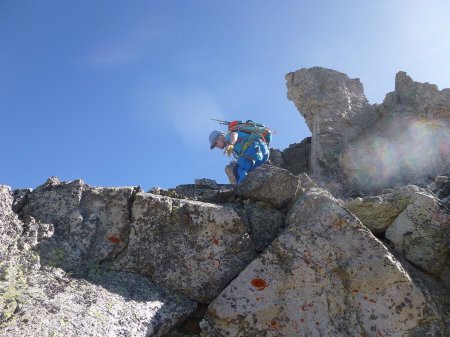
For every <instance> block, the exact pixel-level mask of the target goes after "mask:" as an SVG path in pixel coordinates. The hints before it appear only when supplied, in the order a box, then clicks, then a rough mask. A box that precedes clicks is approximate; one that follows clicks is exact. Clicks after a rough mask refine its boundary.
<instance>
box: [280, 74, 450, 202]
mask: <svg viewBox="0 0 450 337" xmlns="http://www.w3.org/2000/svg"><path fill="white" fill-rule="evenodd" d="M286 82H287V83H286V84H287V87H288V98H289V99H290V100H292V101H294V103H295V105H296V107H297V108H298V110H299V111H300V113H301V114H302V115H303V116H304V117H305V121H306V123H307V125H308V127H309V128H310V130H311V132H312V140H311V169H312V175H313V177H314V178H315V179H316V180H318V181H320V180H324V181H327V179H329V178H330V177H331V178H332V179H333V180H335V181H336V182H338V183H340V184H341V185H342V191H343V193H344V194H346V195H350V194H354V193H356V194H360V195H361V194H365V195H367V194H373V193H380V191H382V190H383V189H385V188H389V187H400V186H404V185H407V184H415V185H418V186H422V187H426V186H427V185H428V184H429V183H430V177H432V176H436V175H437V174H439V173H442V172H447V171H448V170H449V169H450V132H449V129H450V89H444V90H441V91H439V90H438V88H437V87H436V86H435V85H432V84H428V83H418V82H414V81H413V80H412V79H411V78H410V77H409V76H407V75H406V73H405V72H399V73H397V75H396V79H395V91H394V92H392V93H389V94H387V95H386V99H385V100H384V102H383V103H382V104H378V105H369V104H368V102H367V100H366V97H365V95H364V92H363V87H362V85H361V83H360V82H359V80H352V79H349V78H348V77H347V76H346V75H345V74H342V73H339V72H336V71H333V70H330V69H324V68H318V67H314V68H310V69H301V70H298V71H296V72H295V73H289V74H287V75H286ZM363 131H364V132H363ZM339 190H340V189H339V188H337V189H336V191H339Z"/></svg>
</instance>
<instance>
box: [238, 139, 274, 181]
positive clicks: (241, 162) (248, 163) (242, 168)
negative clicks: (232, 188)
mask: <svg viewBox="0 0 450 337" xmlns="http://www.w3.org/2000/svg"><path fill="white" fill-rule="evenodd" d="M269 153H270V152H269V148H268V147H267V144H266V143H264V142H262V141H260V140H255V141H254V142H253V143H252V144H251V145H250V146H249V147H248V149H247V150H245V152H244V153H243V154H242V155H241V156H240V157H239V159H238V160H237V163H236V166H235V167H234V176H235V178H236V181H237V183H238V184H240V183H241V182H242V181H243V180H244V179H245V177H246V176H247V174H248V172H251V171H253V170H254V169H255V168H257V167H259V166H261V165H262V164H264V163H265V162H266V161H267V160H268V159H269Z"/></svg>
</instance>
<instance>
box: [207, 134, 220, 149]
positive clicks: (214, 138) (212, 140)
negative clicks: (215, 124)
mask: <svg viewBox="0 0 450 337" xmlns="http://www.w3.org/2000/svg"><path fill="white" fill-rule="evenodd" d="M221 134H222V132H220V131H219V130H214V131H213V132H211V134H210V135H209V145H210V147H209V148H210V149H211V150H212V149H214V146H215V145H216V142H217V139H219V137H220V135H221Z"/></svg>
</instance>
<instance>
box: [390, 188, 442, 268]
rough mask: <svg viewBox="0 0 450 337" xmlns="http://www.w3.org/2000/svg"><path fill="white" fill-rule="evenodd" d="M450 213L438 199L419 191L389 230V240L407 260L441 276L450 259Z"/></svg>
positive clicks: (413, 195) (414, 194)
mask: <svg viewBox="0 0 450 337" xmlns="http://www.w3.org/2000/svg"><path fill="white" fill-rule="evenodd" d="M449 234H450V211H449V210H448V209H447V208H446V207H444V206H443V205H442V204H441V203H440V202H439V199H437V198H436V196H435V195H433V194H431V193H429V192H427V191H425V190H418V191H417V192H416V193H413V194H412V198H411V202H410V203H409V204H408V206H407V207H406V208H405V210H403V212H402V213H400V215H399V216H398V217H397V218H396V219H395V220H394V222H393V223H392V224H391V225H390V226H389V227H388V228H387V230H386V234H385V236H386V238H387V239H388V240H389V241H391V242H392V243H393V244H394V246H395V249H397V250H399V251H400V252H402V254H403V255H404V256H405V258H406V259H407V260H408V261H410V262H412V263H413V264H415V265H417V266H419V267H421V268H422V269H424V270H426V271H427V272H429V273H432V274H437V275H439V274H440V273H441V272H442V271H443V269H444V267H445V265H446V263H447V261H448V259H450V251H449V245H450V235H449Z"/></svg>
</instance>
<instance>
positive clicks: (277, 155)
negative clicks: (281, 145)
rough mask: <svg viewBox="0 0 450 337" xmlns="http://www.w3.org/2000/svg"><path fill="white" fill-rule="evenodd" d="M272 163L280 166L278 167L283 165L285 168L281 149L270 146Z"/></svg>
mask: <svg viewBox="0 0 450 337" xmlns="http://www.w3.org/2000/svg"><path fill="white" fill-rule="evenodd" d="M269 158H270V163H271V164H272V165H275V166H278V167H282V168H283V165H284V163H283V154H282V152H281V151H280V150H278V149H273V148H270V156H269Z"/></svg>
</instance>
